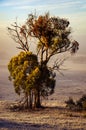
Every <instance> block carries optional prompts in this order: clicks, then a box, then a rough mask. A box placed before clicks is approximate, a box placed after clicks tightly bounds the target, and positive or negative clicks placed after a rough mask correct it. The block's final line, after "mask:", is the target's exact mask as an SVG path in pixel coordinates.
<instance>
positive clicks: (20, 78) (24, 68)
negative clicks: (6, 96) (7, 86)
mask: <svg viewBox="0 0 86 130" xmlns="http://www.w3.org/2000/svg"><path fill="white" fill-rule="evenodd" d="M69 24H70V23H69V21H68V20H67V19H63V18H59V17H50V15H49V13H46V14H45V15H40V16H38V17H37V16H36V14H30V15H29V16H28V19H27V20H26V22H25V24H24V25H22V26H19V25H18V23H17V21H16V22H15V23H14V24H12V25H11V27H9V28H8V31H9V33H10V35H11V37H12V38H13V40H14V41H15V42H17V43H18V45H19V46H18V47H17V48H18V49H21V50H22V52H20V53H19V54H18V55H17V56H15V57H13V58H12V59H11V60H10V62H9V64H8V69H9V71H10V78H11V79H12V80H13V83H14V87H15V92H16V93H18V94H21V92H23V93H24V95H25V100H26V103H27V107H30V108H32V107H33V106H34V107H40V106H41V97H46V96H49V95H51V94H53V92H54V88H55V77H56V74H55V72H54V70H58V69H59V62H58V60H56V61H55V60H53V65H52V66H50V65H49V61H50V59H51V58H52V57H53V56H55V55H56V56H57V54H59V53H64V52H67V51H70V52H71V53H75V52H76V51H77V50H78V48H79V44H78V42H77V41H75V40H71V39H70V37H69V35H70V34H71V29H70V27H69ZM31 39H35V40H34V44H33V43H32V41H31ZM30 44H32V45H34V46H35V47H36V48H35V50H36V53H34V52H31V50H30ZM32 47H33V46H32Z"/></svg>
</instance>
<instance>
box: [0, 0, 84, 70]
mask: <svg viewBox="0 0 86 130" xmlns="http://www.w3.org/2000/svg"><path fill="white" fill-rule="evenodd" d="M35 10H36V12H37V14H38V15H40V14H44V13H46V12H48V11H49V13H50V15H52V16H59V17H61V18H67V19H68V20H69V21H70V26H71V27H72V34H71V35H72V38H73V39H75V40H77V41H78V42H79V44H80V49H79V51H78V53H77V57H78V58H77V57H76V58H75V59H76V62H77V64H82V65H81V66H79V68H83V65H84V69H85V65H86V43H85V41H86V0H0V62H1V60H3V61H4V60H8V59H9V58H11V57H12V56H13V55H15V54H16V53H17V52H18V50H17V49H16V45H17V44H16V43H14V41H13V40H12V39H11V38H10V37H9V36H8V34H7V33H8V32H7V27H8V26H10V24H12V23H13V22H15V19H16V17H17V18H18V21H19V23H20V24H21V23H23V22H24V21H25V20H26V19H27V16H28V14H29V13H34V12H35ZM82 57H83V58H82ZM75 59H74V60H73V62H72V63H73V65H74V62H75ZM0 64H1V63H0ZM76 68H77V67H76Z"/></svg>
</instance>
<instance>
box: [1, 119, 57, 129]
mask: <svg viewBox="0 0 86 130" xmlns="http://www.w3.org/2000/svg"><path fill="white" fill-rule="evenodd" d="M0 129H3V130H5V129H6V130H57V129H58V126H52V125H49V124H32V123H22V122H21V123H17V122H14V121H9V120H5V119H0Z"/></svg>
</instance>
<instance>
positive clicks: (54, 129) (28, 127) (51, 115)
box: [0, 101, 86, 130]
mask: <svg viewBox="0 0 86 130" xmlns="http://www.w3.org/2000/svg"><path fill="white" fill-rule="evenodd" d="M10 104H11V102H7V101H1V102H0V129H3V130H11V129H13V130H19V129H21V130H63V129H65V130H86V117H85V115H86V112H74V111H70V110H68V109H66V108H65V107H64V105H63V104H62V105H61V104H54V105H52V104H48V105H47V104H46V106H47V107H46V108H44V109H40V110H39V109H38V110H35V111H15V112H14V111H11V110H10V109H9V108H8V106H9V105H10ZM50 106H51V107H50Z"/></svg>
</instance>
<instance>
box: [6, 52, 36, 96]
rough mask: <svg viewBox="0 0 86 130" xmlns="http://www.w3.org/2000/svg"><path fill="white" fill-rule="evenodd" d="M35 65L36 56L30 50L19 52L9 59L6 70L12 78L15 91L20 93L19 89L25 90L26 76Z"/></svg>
mask: <svg viewBox="0 0 86 130" xmlns="http://www.w3.org/2000/svg"><path fill="white" fill-rule="evenodd" d="M37 65H38V61H37V57H36V55H34V54H32V53H31V52H20V54H19V55H18V56H16V57H13V58H12V59H11V60H10V62H9V64H8V70H9V72H10V77H11V78H12V79H13V83H14V86H15V91H16V93H18V94H20V92H21V90H23V91H25V90H26V81H27V76H28V75H29V74H30V73H31V72H32V71H33V70H34V69H35V68H36V67H37Z"/></svg>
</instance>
